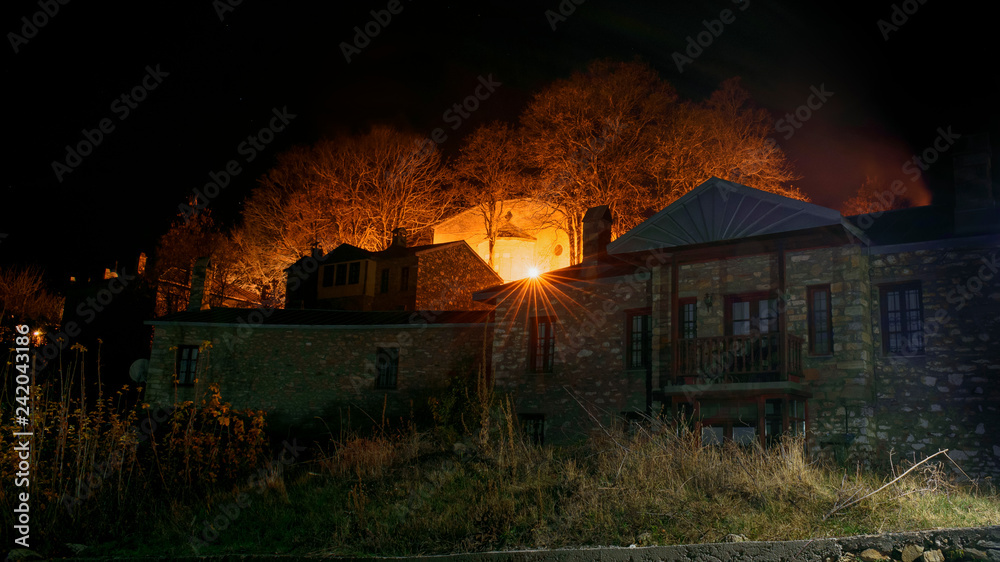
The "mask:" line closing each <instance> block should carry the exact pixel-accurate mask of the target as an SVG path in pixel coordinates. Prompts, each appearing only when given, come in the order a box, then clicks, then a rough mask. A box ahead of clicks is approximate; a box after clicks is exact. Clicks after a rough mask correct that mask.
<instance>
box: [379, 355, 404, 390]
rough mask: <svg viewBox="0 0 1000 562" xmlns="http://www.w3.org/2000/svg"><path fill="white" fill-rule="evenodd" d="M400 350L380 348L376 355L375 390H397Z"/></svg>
mask: <svg viewBox="0 0 1000 562" xmlns="http://www.w3.org/2000/svg"><path fill="white" fill-rule="evenodd" d="M398 372H399V348H398V347H380V348H378V350H377V352H376V354H375V388H396V374H397V373H398Z"/></svg>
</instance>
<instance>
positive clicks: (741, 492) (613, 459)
mask: <svg viewBox="0 0 1000 562" xmlns="http://www.w3.org/2000/svg"><path fill="white" fill-rule="evenodd" d="M76 352H77V354H78V355H77V356H76V357H75V358H74V359H73V361H72V362H71V366H70V367H69V369H70V370H67V372H66V375H67V377H66V378H67V380H68V381H73V382H72V384H66V385H58V386H55V385H50V386H43V387H39V388H37V389H35V392H36V394H35V396H36V397H39V398H38V401H37V403H36V406H35V408H34V410H33V416H35V418H34V419H33V424H34V427H35V431H36V441H35V444H34V445H33V447H34V450H35V454H36V457H37V458H36V459H34V460H33V463H32V464H33V466H37V467H39V469H40V470H39V471H38V472H37V473H35V474H33V480H32V498H33V502H34V503H33V504H32V513H33V531H35V532H36V533H38V534H39V535H41V536H40V537H39V538H38V539H37V541H38V542H39V543H41V544H45V543H51V544H63V543H68V542H75V543H85V544H88V545H90V549H89V550H88V553H87V554H89V555H96V556H107V555H113V554H121V553H128V554H133V555H135V554H140V555H141V554H156V555H159V556H163V555H167V556H171V555H189V554H190V552H189V550H188V547H187V546H186V544H187V543H188V542H189V540H190V539H191V537H195V536H196V537H203V536H207V535H206V533H207V532H208V531H209V530H211V531H212V536H213V537H215V538H212V537H209V538H210V540H209V539H204V542H203V543H199V544H200V545H201V548H202V549H203V550H204V552H200V554H216V553H218V554H222V553H242V554H250V553H265V552H266V553H285V554H315V555H319V554H325V555H329V554H338V555H360V554H369V555H370V554H382V555H415V554H424V553H448V552H469V551H485V550H494V549H510V548H524V547H529V548H546V547H547V548H557V547H566V546H580V545H620V546H627V545H630V544H636V543H640V544H676V543H696V542H707V541H718V540H721V539H723V538H724V537H725V536H726V535H728V534H741V535H746V536H747V537H748V538H750V539H751V540H789V539H805V538H813V537H821V536H832V535H845V534H856V533H881V532H888V531H897V530H912V529H919V528H928V527H961V526H980V525H988V524H997V523H1000V507H998V506H1000V502H998V501H997V500H998V496H997V493H996V491H995V490H993V489H992V488H990V489H978V488H969V487H962V486H958V485H957V484H955V482H954V480H953V479H952V478H951V476H950V470H949V468H948V466H946V465H944V464H942V463H938V462H937V461H938V460H940V459H943V458H944V457H945V456H946V454H944V453H942V454H941V455H940V456H938V457H937V458H933V459H929V460H928V461H927V462H921V463H915V464H909V465H907V464H905V463H904V464H902V465H901V464H898V463H897V464H895V465H894V464H892V462H891V457H890V462H889V466H890V467H891V471H890V472H891V473H890V474H889V475H887V476H883V475H879V474H876V473H873V472H870V471H867V470H862V469H861V468H860V467H859V468H857V469H856V470H854V471H851V472H847V471H842V470H838V469H834V468H831V467H825V466H821V465H819V464H817V463H815V462H813V461H812V460H811V459H810V458H809V456H808V455H807V453H806V452H805V443H804V442H803V440H802V439H801V438H794V437H786V438H784V439H782V440H781V441H779V442H778V443H775V444H774V445H773V446H771V447H769V448H763V447H760V446H758V445H753V446H740V445H737V444H735V443H732V442H727V443H725V444H724V445H722V446H702V444H701V443H700V442H699V439H698V438H697V435H696V434H694V433H692V432H689V431H686V430H684V429H683V428H682V429H679V430H676V431H666V429H665V428H661V429H663V430H658V431H652V430H651V429H650V428H649V427H648V426H639V427H638V428H637V430H636V431H635V435H627V434H626V433H625V432H624V431H621V430H619V429H615V428H605V430H603V431H601V432H598V433H596V434H594V435H593V436H592V437H591V438H590V439H589V440H587V441H586V442H584V443H579V444H577V445H574V446H568V447H552V446H545V447H541V446H537V445H533V444H531V443H528V442H527V441H526V439H525V438H524V437H523V434H522V428H520V427H519V424H518V420H517V417H516V415H515V413H514V409H513V406H512V403H511V401H510V400H509V399H508V398H506V397H502V396H495V395H494V393H493V390H492V388H491V387H490V385H488V384H486V379H485V376H484V374H483V373H479V375H480V376H479V377H470V378H469V379H467V380H466V381H465V383H464V384H466V385H467V386H465V387H464V388H460V387H455V388H451V389H449V391H448V393H449V394H448V396H446V397H444V398H439V401H438V402H436V403H435V404H436V407H437V408H438V409H437V413H436V418H435V426H436V427H434V428H430V429H427V430H423V429H421V428H417V427H415V426H414V425H413V424H410V425H406V426H404V427H399V428H396V429H389V428H388V426H386V425H385V424H382V425H380V426H378V427H375V428H374V429H372V430H371V431H365V432H359V431H355V432H344V433H341V434H339V435H336V436H334V435H331V436H329V438H328V439H325V440H324V441H323V442H321V443H317V445H318V447H317V448H316V449H314V451H315V452H314V454H312V456H311V457H310V458H306V457H303V458H300V459H297V460H296V462H295V463H294V465H290V466H289V467H288V469H287V470H286V469H282V470H278V471H271V470H264V471H262V470H261V468H260V467H261V466H268V467H271V466H274V465H275V462H274V461H272V462H271V464H265V463H266V456H267V455H266V453H267V451H266V447H265V439H266V433H265V429H266V428H265V423H264V417H263V415H262V414H261V413H260V412H254V411H235V410H233V409H232V407H231V406H230V405H229V404H227V403H226V402H225V401H224V399H223V397H222V396H220V395H219V392H218V389H217V388H212V389H211V391H210V392H209V394H208V395H207V396H206V397H205V398H204V400H203V401H201V402H200V404H199V405H198V407H195V406H196V405H195V404H193V403H190V402H188V403H181V404H177V405H175V407H174V408H173V409H172V410H170V411H168V412H164V413H163V415H162V416H160V417H156V416H155V414H154V413H153V412H151V411H150V410H147V409H143V408H141V407H135V406H131V405H130V404H133V403H134V402H135V397H136V390H135V389H124V390H122V391H121V392H119V393H116V394H115V395H113V396H103V395H102V396H98V397H97V398H96V399H92V400H91V402H90V403H89V404H88V405H87V406H86V407H85V406H84V405H83V404H82V401H81V400H80V397H79V396H76V397H73V398H71V397H70V396H71V395H68V394H65V393H63V392H62V391H63V389H66V388H76V387H77V385H78V384H79V383H80V382H81V381H80V379H82V378H83V371H82V369H81V370H80V371H78V372H79V378H74V377H76V376H77V375H76V372H74V371H72V364H73V363H74V362H79V361H82V359H83V357H84V356H85V354H86V351H85V350H82V349H81V350H76ZM472 379H475V380H472ZM8 418H9V416H5V419H8ZM157 420H159V421H158V422H157ZM144 422H154V423H144ZM9 429H10V428H4V431H3V433H2V434H0V440H2V439H5V438H6V437H5V436H7V435H10V431H9ZM11 451H12V446H10V444H9V443H7V442H0V462H2V463H3V464H2V466H0V478H2V479H4V481H10V479H11V478H12V476H11V474H10V470H11V467H12V466H13V463H12V462H11V460H12V459H11V457H10V455H11ZM255 471H256V473H261V472H266V477H267V478H266V482H264V481H261V480H260V479H259V478H258V476H259V474H257V475H256V476H255ZM254 482H256V485H252V483H254ZM248 492H255V493H248ZM36 494H38V495H37V496H36ZM35 498H40V499H37V500H36V499H35ZM12 501H13V496H12V495H11V494H10V488H9V487H6V486H4V487H2V488H0V508H2V509H3V510H4V515H3V516H2V517H4V518H9V517H10V514H11V513H12V504H11V502H12ZM233 505H237V506H239V508H240V509H239V510H235V509H234V508H233V507H232V506H233ZM220 514H221V515H226V516H227V517H228V518H227V519H223V518H221V515H220ZM4 525H5V526H6V528H10V525H11V522H10V521H9V519H5V521H4ZM199 525H201V527H199ZM140 531H141V532H140ZM215 531H218V532H217V533H216V532H215ZM222 531H225V532H222ZM199 533H200V534H199ZM138 536H141V537H142V539H141V540H137V539H136V538H135V537H138ZM33 540H34V539H33ZM47 554H55V553H47Z"/></svg>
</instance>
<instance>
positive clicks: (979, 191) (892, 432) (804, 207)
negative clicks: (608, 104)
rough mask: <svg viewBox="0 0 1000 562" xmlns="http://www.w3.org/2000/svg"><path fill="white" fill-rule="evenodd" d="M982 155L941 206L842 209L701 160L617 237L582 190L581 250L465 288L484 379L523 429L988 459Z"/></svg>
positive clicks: (999, 332) (995, 218) (991, 340)
mask: <svg viewBox="0 0 1000 562" xmlns="http://www.w3.org/2000/svg"><path fill="white" fill-rule="evenodd" d="M987 162H988V160H987ZM979 165H980V168H981V162H979ZM956 166H957V168H956V170H957V171H956V177H964V176H963V174H965V172H963V171H962V170H964V168H962V166H961V164H960V161H957V164H956ZM981 172H982V170H980V173H979V174H978V175H977V174H972V176H974V178H979V179H973V180H959V181H958V182H957V186H956V191H957V194H958V195H957V198H958V202H957V204H956V207H955V209H943V208H937V207H920V208H914V209H905V210H900V211H893V212H887V213H879V214H877V216H876V215H872V216H869V215H862V216H859V217H850V218H845V217H842V216H841V215H840V213H838V212H837V211H833V210H831V209H826V208H823V207H820V206H817V205H813V204H810V203H805V202H802V201H797V200H792V199H787V198H784V197H781V196H778V195H774V194H771V193H766V192H762V191H758V190H755V189H751V188H748V187H745V186H742V185H738V184H735V183H731V182H727V181H724V180H721V179H718V178H712V179H710V180H709V181H707V182H705V183H704V184H702V185H701V186H699V187H698V188H696V189H694V190H693V191H691V192H690V193H688V194H686V195H684V196H683V197H681V198H680V199H678V200H677V201H675V202H674V203H673V204H671V205H670V206H668V207H667V208H665V209H663V210H662V211H661V212H659V213H657V214H656V215H654V216H653V217H651V218H649V219H648V220H646V221H645V222H643V223H642V224H640V225H638V226H637V227H636V228H634V229H632V230H631V231H629V232H627V233H626V234H624V235H623V236H621V237H620V238H618V239H617V240H615V241H614V242H610V238H611V234H610V231H611V230H610V229H611V224H612V217H611V216H610V213H609V212H608V211H607V209H606V208H603V207H601V208H595V209H591V211H590V212H588V214H587V217H586V219H585V221H584V252H583V253H584V261H583V262H582V263H581V264H579V265H576V266H571V267H568V268H564V269H559V270H555V271H552V272H549V273H547V274H544V275H542V276H540V277H539V278H537V279H525V280H522V281H518V282H516V283H509V284H506V285H503V286H499V287H494V288H491V289H489V290H485V291H481V292H479V293H477V295H476V297H477V298H478V299H480V300H482V301H483V302H486V303H489V304H491V305H494V306H495V307H496V310H495V321H494V337H493V354H492V360H493V373H494V380H495V384H496V385H497V387H498V389H500V390H502V391H506V392H510V393H512V394H513V396H514V400H515V404H516V408H517V411H518V414H519V416H520V417H521V419H522V421H523V426H524V428H525V431H526V432H527V433H528V434H529V435H530V436H531V437H532V438H534V439H536V440H539V441H541V440H544V441H546V442H559V441H566V440H570V439H575V438H578V437H579V436H581V435H585V434H587V433H588V432H591V431H594V430H595V428H598V427H600V426H603V427H604V428H609V427H611V426H613V425H615V424H616V423H621V424H628V423H631V422H632V421H634V420H638V419H669V420H675V421H679V422H680V423H688V424H690V425H691V426H692V427H693V428H694V429H695V430H696V431H697V432H698V433H699V434H700V435H701V438H702V440H703V442H708V443H712V442H721V441H722V440H733V441H736V442H739V443H750V442H753V441H756V442H759V443H761V444H763V445H766V444H767V443H769V442H770V441H771V440H772V439H774V438H776V437H777V436H779V435H781V434H782V433H785V432H789V433H793V434H805V435H806V436H807V437H808V442H809V444H810V448H811V449H812V450H814V451H817V452H818V451H828V452H831V453H837V454H848V455H852V456H855V457H858V458H864V457H866V456H869V455H871V454H873V453H882V456H883V458H885V457H886V456H887V453H888V451H889V450H890V449H894V450H895V452H896V454H897V455H898V456H897V458H899V456H908V455H909V454H911V453H913V454H917V456H921V455H922V454H926V453H928V452H935V451H937V450H938V449H939V448H949V449H951V450H952V451H957V452H958V456H959V457H960V458H962V459H964V460H965V461H966V462H965V463H963V466H964V467H965V468H966V470H967V472H969V473H970V474H973V473H976V474H994V475H995V474H1000V440H998V437H997V436H996V435H995V433H989V432H988V431H987V428H990V427H997V424H998V422H1000V410H998V406H997V404H998V401H1000V384H998V383H997V377H998V376H1000V354H998V353H997V352H996V351H993V350H992V348H993V346H994V345H995V342H996V341H998V340H1000V281H997V279H1000V276H997V277H994V276H995V275H996V269H997V267H998V265H997V264H998V262H997V260H998V253H1000V215H998V212H997V206H996V202H995V200H994V198H993V192H992V189H991V188H990V185H989V182H988V181H986V182H985V184H984V183H983V182H982V181H981V178H982V177H983V174H982V173H981ZM965 176H968V174H965ZM985 177H987V178H988V177H989V174H988V167H987V169H986V175H985ZM953 457H954V455H953Z"/></svg>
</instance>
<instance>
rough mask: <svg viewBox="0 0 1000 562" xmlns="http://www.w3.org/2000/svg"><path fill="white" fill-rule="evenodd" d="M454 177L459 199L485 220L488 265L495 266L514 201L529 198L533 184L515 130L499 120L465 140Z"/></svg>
mask: <svg viewBox="0 0 1000 562" xmlns="http://www.w3.org/2000/svg"><path fill="white" fill-rule="evenodd" d="M452 176H453V179H454V181H455V183H456V184H457V193H456V199H458V200H459V201H460V202H461V203H462V204H463V205H464V206H467V207H472V208H473V209H475V210H476V213H477V214H478V215H479V217H480V218H481V219H482V223H483V232H484V233H485V235H486V240H487V243H488V246H489V254H488V259H487V262H488V263H489V264H490V266H493V265H494V256H493V251H494V247H495V246H496V241H497V237H498V236H499V235H500V232H501V231H502V230H503V227H504V224H505V223H506V219H505V218H504V217H505V215H506V213H507V212H508V209H507V207H508V206H509V204H510V202H511V201H512V200H514V199H518V198H521V197H524V196H526V195H528V193H529V186H530V185H531V181H532V180H531V178H529V176H528V175H527V169H526V166H525V163H524V155H523V150H522V147H521V145H520V142H519V139H518V138H517V132H516V130H515V129H513V128H512V127H511V126H510V125H508V124H506V123H503V122H500V121H495V122H493V123H490V124H488V125H484V126H482V127H479V128H478V129H476V130H475V131H474V132H473V133H472V134H471V135H469V137H468V138H466V139H465V144H464V145H463V147H462V151H461V154H460V155H459V156H458V158H457V159H456V160H455V162H454V163H453V165H452Z"/></svg>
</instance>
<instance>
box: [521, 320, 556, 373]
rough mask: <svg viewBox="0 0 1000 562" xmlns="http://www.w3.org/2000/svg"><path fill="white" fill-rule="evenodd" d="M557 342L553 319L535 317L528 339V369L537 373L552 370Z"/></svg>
mask: <svg viewBox="0 0 1000 562" xmlns="http://www.w3.org/2000/svg"><path fill="white" fill-rule="evenodd" d="M555 344H556V338H555V333H554V332H553V319H552V318H547V317H538V318H534V321H533V323H532V324H531V335H530V339H529V341H528V370H530V371H532V372H535V373H550V372H552V364H553V356H554V355H555Z"/></svg>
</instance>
